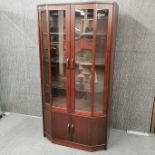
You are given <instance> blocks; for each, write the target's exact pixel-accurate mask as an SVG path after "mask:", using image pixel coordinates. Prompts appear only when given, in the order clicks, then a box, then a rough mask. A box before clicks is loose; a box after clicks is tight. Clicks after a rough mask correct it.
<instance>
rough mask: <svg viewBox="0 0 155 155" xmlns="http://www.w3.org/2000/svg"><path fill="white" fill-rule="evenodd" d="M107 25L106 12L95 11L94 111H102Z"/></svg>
mask: <svg viewBox="0 0 155 155" xmlns="http://www.w3.org/2000/svg"><path fill="white" fill-rule="evenodd" d="M107 25H108V10H97V35H96V61H95V80H94V83H95V84H94V88H95V91H94V93H95V94H94V111H103V97H104V92H103V91H104V74H105V48H106V47H105V45H106V35H107Z"/></svg>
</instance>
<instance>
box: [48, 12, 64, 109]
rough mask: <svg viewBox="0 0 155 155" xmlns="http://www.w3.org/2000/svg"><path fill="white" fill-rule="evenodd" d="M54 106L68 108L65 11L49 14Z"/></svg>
mask: <svg viewBox="0 0 155 155" xmlns="http://www.w3.org/2000/svg"><path fill="white" fill-rule="evenodd" d="M49 30H50V46H51V47H50V48H51V53H50V54H51V72H52V75H51V83H52V86H51V87H52V104H53V106H55V107H60V108H66V88H67V85H66V80H67V78H66V76H67V74H66V55H67V50H66V13H65V11H64V10H51V11H50V12H49Z"/></svg>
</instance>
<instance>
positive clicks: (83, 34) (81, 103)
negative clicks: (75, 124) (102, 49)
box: [75, 9, 93, 111]
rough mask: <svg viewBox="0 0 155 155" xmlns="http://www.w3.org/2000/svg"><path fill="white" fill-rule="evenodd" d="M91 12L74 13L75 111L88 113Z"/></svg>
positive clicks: (91, 31) (91, 36) (91, 50)
mask: <svg viewBox="0 0 155 155" xmlns="http://www.w3.org/2000/svg"><path fill="white" fill-rule="evenodd" d="M92 45H93V10H92V9H88V10H76V12H75V110H78V111H90V103H91V101H90V99H91V75H92V73H91V68H92V57H93V46H92Z"/></svg>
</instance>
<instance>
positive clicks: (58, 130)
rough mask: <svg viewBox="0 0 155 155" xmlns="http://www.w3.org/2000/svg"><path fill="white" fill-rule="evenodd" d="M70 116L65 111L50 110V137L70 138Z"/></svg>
mask: <svg viewBox="0 0 155 155" xmlns="http://www.w3.org/2000/svg"><path fill="white" fill-rule="evenodd" d="M69 125H70V116H69V115H68V114H65V113H56V112H52V137H53V138H58V139H63V140H70V128H69V127H70V126H69Z"/></svg>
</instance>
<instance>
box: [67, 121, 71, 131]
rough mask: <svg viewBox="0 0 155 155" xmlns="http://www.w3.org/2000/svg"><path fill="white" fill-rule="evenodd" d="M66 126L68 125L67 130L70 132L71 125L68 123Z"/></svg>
mask: <svg viewBox="0 0 155 155" xmlns="http://www.w3.org/2000/svg"><path fill="white" fill-rule="evenodd" d="M67 127H68V132H69V133H70V129H71V125H70V124H69V123H68V125H67Z"/></svg>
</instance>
